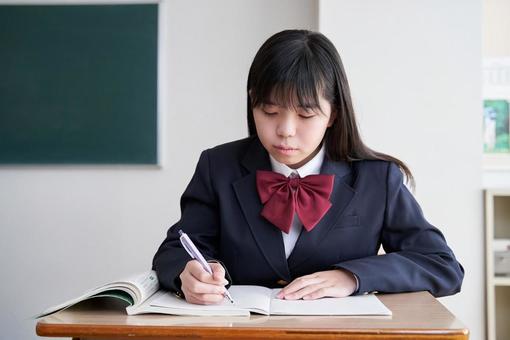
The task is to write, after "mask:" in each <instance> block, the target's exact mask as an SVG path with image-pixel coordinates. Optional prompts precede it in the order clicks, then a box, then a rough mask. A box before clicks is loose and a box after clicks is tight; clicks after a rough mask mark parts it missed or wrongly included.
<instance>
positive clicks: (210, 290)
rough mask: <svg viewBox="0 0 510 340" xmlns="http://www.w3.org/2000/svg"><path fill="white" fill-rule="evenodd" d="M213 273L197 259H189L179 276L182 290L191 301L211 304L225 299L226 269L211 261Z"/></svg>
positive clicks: (187, 299)
mask: <svg viewBox="0 0 510 340" xmlns="http://www.w3.org/2000/svg"><path fill="white" fill-rule="evenodd" d="M209 265H210V266H211V269H212V271H213V275H211V274H209V273H208V272H207V271H206V270H205V269H204V268H203V267H202V265H201V264H200V263H199V262H198V261H197V260H191V261H188V263H187V264H186V267H184V270H183V271H182V273H181V275H179V278H180V279H181V282H182V285H181V290H182V292H183V293H184V296H185V297H186V301H188V302H189V303H194V304H200V305H210V304H216V303H220V302H222V301H223V299H224V298H225V296H224V294H225V292H226V291H227V290H226V288H225V285H226V284H227V283H228V281H227V280H226V279H225V269H224V268H223V266H222V265H221V264H219V263H214V262H213V263H209Z"/></svg>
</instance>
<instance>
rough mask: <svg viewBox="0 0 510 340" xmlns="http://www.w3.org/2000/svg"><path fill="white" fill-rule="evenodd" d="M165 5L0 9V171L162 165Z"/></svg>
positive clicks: (9, 7) (3, 7)
mask: <svg viewBox="0 0 510 340" xmlns="http://www.w3.org/2000/svg"><path fill="white" fill-rule="evenodd" d="M157 26H158V5H157V4H141V5H138V4H136V5H135V4H126V5H21V6H18V5H1V6H0V163H1V164H157V139H158V138H157V137H158V136H157V40H158V39H157V38H158V32H157Z"/></svg>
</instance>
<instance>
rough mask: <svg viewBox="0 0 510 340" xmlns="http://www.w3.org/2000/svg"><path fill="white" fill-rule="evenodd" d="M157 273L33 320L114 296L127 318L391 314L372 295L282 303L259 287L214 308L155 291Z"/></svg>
mask: <svg viewBox="0 0 510 340" xmlns="http://www.w3.org/2000/svg"><path fill="white" fill-rule="evenodd" d="M158 289H159V285H158V280H157V276H156V273H155V272H154V271H150V272H147V273H143V274H139V275H136V276H133V277H130V278H128V279H126V280H121V281H117V282H113V283H109V284H106V285H103V286H100V287H97V288H95V289H92V290H90V291H88V292H86V293H84V294H83V295H81V296H79V297H77V298H75V299H72V300H69V301H67V302H64V303H62V304H60V305H58V306H54V307H51V308H48V309H47V310H46V311H44V312H43V313H41V314H39V315H37V316H36V317H42V316H45V315H49V314H51V313H54V312H56V311H59V310H62V309H65V308H68V307H70V306H72V305H74V304H76V303H78V302H80V301H83V300H87V299H90V298H97V297H114V298H118V299H121V300H123V301H125V302H127V304H128V307H127V308H126V311H127V313H128V314H129V315H136V314H148V313H158V314H171V315H188V316H191V315H197V316H198V315H201V316H206V315H207V316H220V315H221V316H227V315H228V316H247V315H250V313H258V314H264V315H391V311H390V310H389V309H388V308H387V307H386V306H385V305H384V304H383V303H382V302H381V301H379V299H378V298H377V297H376V296H375V295H373V294H369V295H360V296H349V297H345V298H322V299H318V300H306V301H305V300H281V299H278V298H276V297H275V296H276V294H277V293H278V292H279V291H280V289H270V288H265V287H261V286H241V285H238V286H236V285H233V286H231V287H230V288H229V292H230V294H231V295H232V298H233V299H234V304H232V303H230V302H229V301H228V300H227V299H225V301H223V302H222V303H221V304H217V305H207V306H205V305H196V304H191V303H188V302H186V301H185V300H183V299H181V298H178V297H176V296H175V295H174V294H172V293H171V292H168V291H164V290H158Z"/></svg>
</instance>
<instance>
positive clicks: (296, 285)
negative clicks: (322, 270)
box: [277, 275, 324, 298]
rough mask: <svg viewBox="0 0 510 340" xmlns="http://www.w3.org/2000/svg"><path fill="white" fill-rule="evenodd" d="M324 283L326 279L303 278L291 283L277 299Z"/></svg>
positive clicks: (315, 277)
mask: <svg viewBox="0 0 510 340" xmlns="http://www.w3.org/2000/svg"><path fill="white" fill-rule="evenodd" d="M322 282H324V279H323V278H321V277H317V276H309V275H307V276H302V277H299V278H297V279H295V280H294V281H292V282H291V283H289V284H288V285H287V286H286V287H285V288H283V289H282V290H281V291H280V293H278V295H277V297H279V298H282V297H284V296H286V295H287V294H292V293H294V292H297V291H298V290H300V289H303V288H304V287H307V286H310V285H315V284H319V283H322Z"/></svg>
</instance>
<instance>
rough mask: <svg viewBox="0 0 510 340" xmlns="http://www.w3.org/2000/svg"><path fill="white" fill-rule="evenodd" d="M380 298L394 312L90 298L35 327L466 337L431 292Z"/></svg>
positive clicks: (135, 334)
mask: <svg viewBox="0 0 510 340" xmlns="http://www.w3.org/2000/svg"><path fill="white" fill-rule="evenodd" d="M378 297H379V299H381V301H382V302H383V303H384V304H385V305H386V306H387V307H388V308H389V309H390V310H391V311H392V312H393V316H386V317H367V316H365V317H346V316H326V317H324V316H263V315H251V316H250V317H180V316H169V315H155V314H152V315H137V316H128V315H127V314H126V313H125V310H123V308H122V306H119V305H117V306H113V305H111V304H108V305H107V306H98V305H97V303H95V304H92V303H88V304H85V305H81V306H77V307H74V308H72V309H69V310H66V311H61V312H59V313H56V314H53V315H51V316H47V317H45V318H43V319H41V320H40V321H39V322H38V323H37V326H36V332H37V334H38V335H40V336H49V337H73V338H74V339H80V340H85V339H96V340H97V339H116V340H121V339H124V340H126V339H138V340H140V339H156V338H157V339H186V338H192V339H199V338H208V339H349V340H351V339H363V340H367V339H384V340H389V339H399V340H404V339H413V340H417V339H419V340H427V339H435V340H439V339H441V340H447V339H455V340H460V339H468V330H467V328H466V327H465V326H463V325H462V323H461V322H460V321H459V320H458V319H457V318H456V317H455V316H454V315H453V314H451V313H450V312H449V311H448V310H447V309H446V308H445V307H444V306H443V305H442V304H441V303H439V302H438V301H437V300H436V299H435V298H434V297H433V296H431V295H430V294H429V293H427V292H417V293H406V294H389V295H379V296H378ZM96 302H97V301H96Z"/></svg>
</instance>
